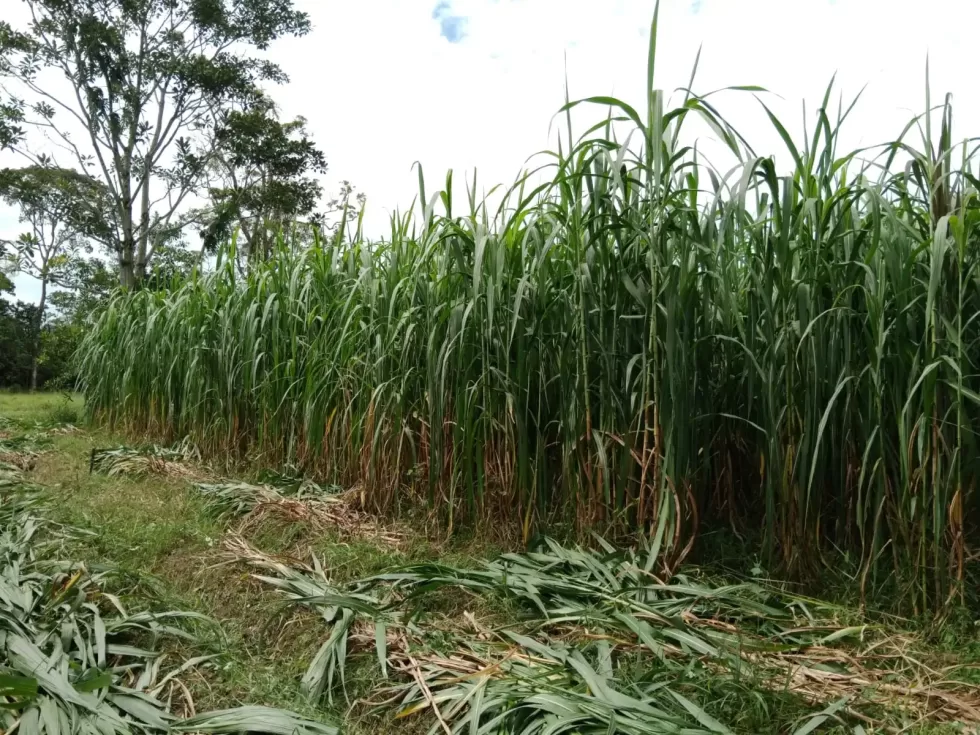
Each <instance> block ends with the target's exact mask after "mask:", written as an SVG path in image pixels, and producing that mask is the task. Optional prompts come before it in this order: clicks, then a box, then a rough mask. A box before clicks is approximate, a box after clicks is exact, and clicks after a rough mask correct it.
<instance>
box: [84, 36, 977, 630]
mask: <svg viewBox="0 0 980 735" xmlns="http://www.w3.org/2000/svg"><path fill="white" fill-rule="evenodd" d="M653 67H654V54H653V53H651V56H650V62H649V76H650V85H649V87H648V88H649V89H650V90H651V92H650V94H649V97H648V100H647V106H646V109H645V110H644V111H643V113H642V114H641V113H640V112H638V111H636V110H634V109H633V108H632V107H630V106H629V105H627V104H625V103H623V102H620V101H618V100H615V99H611V98H595V99H593V100H590V101H591V102H597V103H599V104H601V105H603V106H608V107H609V109H610V110H611V113H610V119H609V120H608V121H606V122H605V123H602V122H600V124H599V125H597V126H595V127H593V128H592V129H591V130H590V131H589V132H588V133H587V134H586V135H585V136H583V137H581V138H579V139H577V140H576V139H574V138H573V136H572V133H571V129H570V128H571V126H570V125H569V131H568V138H567V141H564V142H563V143H562V145H561V146H560V147H559V149H558V150H557V151H556V152H551V153H548V154H546V158H547V160H546V162H545V165H546V166H550V174H549V175H550V177H551V178H550V181H548V182H547V183H546V184H544V185H543V186H541V187H538V188H535V189H533V190H531V186H530V184H528V183H527V181H528V180H522V181H520V182H518V184H517V185H516V186H515V187H513V188H512V189H511V190H510V191H509V192H507V194H506V195H505V196H504V197H503V201H502V203H501V205H500V206H499V208H497V209H495V210H491V208H490V205H489V204H488V203H487V202H481V201H479V200H478V199H477V196H476V183H475V182H474V183H473V185H472V187H468V193H469V207H468V211H467V212H466V213H465V214H462V215H461V214H460V213H459V212H458V211H457V210H458V206H457V205H458V203H457V202H456V201H455V200H454V198H453V194H452V186H451V181H447V185H446V188H445V190H444V191H442V192H439V193H438V194H437V195H436V196H433V197H432V198H431V199H430V198H428V196H427V195H426V191H425V186H424V180H423V179H422V177H421V173H420V177H419V178H420V202H421V203H422V205H423V211H422V214H421V216H419V217H417V218H415V219H413V218H412V217H411V216H396V217H395V218H394V220H393V223H392V231H391V237H390V239H387V240H385V241H382V242H368V241H365V240H364V239H363V238H360V237H359V236H355V237H354V238H353V241H351V242H347V241H344V240H343V239H341V238H340V237H337V238H336V239H331V240H330V241H322V242H318V243H317V244H315V246H313V247H311V248H309V249H307V250H303V251H301V252H297V251H295V250H293V249H290V248H288V247H282V248H281V249H280V251H279V253H278V255H277V257H275V258H273V259H272V260H271V261H270V262H268V263H266V264H261V265H258V266H257V267H255V268H254V269H252V270H250V271H249V272H248V273H247V274H246V275H244V276H242V275H241V274H240V273H238V272H237V271H236V269H235V268H234V267H233V266H232V261H233V260H234V257H233V253H228V254H226V258H225V260H224V262H223V263H220V264H219V266H218V268H217V269H216V271H215V272H213V273H210V274H207V275H205V276H201V277H199V278H196V279H194V280H193V281H191V282H188V283H187V284H186V285H185V286H184V287H183V288H182V289H180V290H177V291H176V292H172V293H166V294H165V293H154V292H150V291H143V292H140V293H136V294H134V295H132V296H125V297H119V298H117V299H116V300H114V301H113V302H112V303H111V304H110V306H109V307H108V308H107V309H106V311H105V312H104V313H103V314H102V316H101V318H100V320H99V322H98V325H97V326H96V328H95V329H93V330H92V331H91V333H90V334H89V335H88V338H87V340H86V341H85V343H84V345H83V348H82V352H83V363H82V376H83V380H84V387H85V391H86V394H87V399H88V401H89V403H88V405H89V406H90V407H91V408H92V409H93V410H94V411H95V412H96V413H98V414H100V415H101V416H103V417H105V418H108V419H114V420H123V421H125V422H127V423H128V424H129V425H130V426H132V427H134V428H138V429H139V430H147V429H149V430H152V431H156V432H159V433H161V434H167V435H171V436H183V435H190V436H191V437H192V438H193V439H194V440H195V441H197V442H199V443H200V444H201V446H202V448H204V449H205V450H207V451H210V452H219V451H221V452H226V451H228V452H232V453H254V454H259V455H261V457H262V459H263V460H264V461H267V462H268V461H280V460H289V461H293V462H297V463H300V464H302V465H305V466H307V467H308V468H309V469H311V470H314V471H316V472H317V473H319V475H320V476H322V477H324V478H326V479H329V480H331V481H334V482H338V483H341V484H345V485H349V484H352V483H354V482H357V481H361V482H363V483H364V492H365V495H366V497H367V498H368V499H369V501H370V502H372V503H374V504H376V505H377V506H378V507H388V506H391V505H392V504H393V503H394V502H397V501H399V500H400V499H402V498H406V499H415V498H418V497H420V496H421V495H427V497H428V501H429V503H430V504H431V505H432V506H433V507H434V508H436V509H437V510H438V511H439V512H440V513H441V514H442V516H443V518H444V519H445V522H446V524H447V526H448V528H449V529H450V530H451V529H452V528H453V527H454V526H455V525H457V520H458V518H459V515H460V513H463V514H465V516H466V518H467V519H468V520H470V521H472V522H476V523H480V522H486V521H488V520H489V519H491V518H492V519H494V521H495V522H499V521H500V520H502V519H504V518H506V519H508V520H511V521H516V522H520V523H522V524H523V526H524V528H525V533H527V534H529V533H530V531H531V529H532V528H534V527H536V526H538V525H539V524H541V523H545V522H550V521H554V520H555V519H559V520H561V519H574V521H575V522H576V524H577V526H578V528H580V529H588V528H602V529H604V528H608V527H613V528H620V529H630V528H647V529H648V530H649V533H650V534H651V536H653V537H654V538H656V539H658V540H659V541H658V548H660V549H661V551H662V553H663V554H664V557H665V559H666V563H667V566H668V567H673V566H674V565H676V564H677V563H678V561H679V560H680V559H682V558H683V557H684V556H685V555H686V554H687V553H688V551H689V550H690V548H691V545H692V544H693V542H694V540H695V538H696V536H697V534H698V531H699V528H701V527H703V526H704V525H705V524H717V525H719V526H729V525H731V526H733V527H735V528H739V529H753V528H754V529H758V528H760V527H761V528H762V529H763V532H762V534H761V540H760V552H762V554H763V555H764V558H765V559H767V560H768V562H769V563H770V564H774V565H775V564H778V565H779V566H780V567H781V568H782V569H784V570H785V571H787V572H788V573H793V574H801V575H806V574H814V573H816V572H817V571H818V570H819V568H820V564H821V562H822V561H830V560H831V559H833V560H837V559H840V558H842V557H841V555H843V554H846V558H849V559H852V560H853V559H857V560H859V561H858V562H857V563H856V564H854V565H853V571H854V574H855V579H856V584H858V585H859V586H860V589H861V592H862V594H864V593H865V592H866V591H871V590H876V589H878V588H879V586H880V585H884V584H892V585H900V586H898V588H897V589H898V591H899V592H900V593H903V595H902V596H903V599H904V600H905V601H906V602H907V603H908V605H909V607H910V608H911V607H914V608H915V609H917V610H920V611H921V610H923V609H925V608H932V607H942V606H944V605H945V604H947V603H948V602H949V601H951V600H953V599H956V597H957V595H958V593H960V592H962V590H963V589H964V587H965V580H966V579H967V576H968V575H969V574H970V571H969V568H970V563H971V552H970V549H969V545H968V540H969V534H970V532H971V531H974V532H975V530H976V529H977V523H978V512H980V508H978V504H977V499H976V498H977V496H976V492H975V484H976V479H977V477H978V471H980V466H978V464H977V458H978V457H980V454H978V452H977V446H976V440H975V432H974V427H975V426H976V425H977V420H978V419H980V415H978V403H980V375H978V370H977V362H978V360H980V343H978V336H980V322H978V320H977V319H975V315H976V314H977V313H978V311H980V271H978V265H980V259H978V256H977V245H978V239H980V233H978V223H980V208H978V198H977V191H976V184H977V181H976V179H975V178H973V176H972V175H971V173H970V162H969V156H970V153H971V149H970V148H969V146H964V147H965V150H964V149H961V148H960V147H954V146H953V145H952V144H951V140H952V138H951V135H952V133H951V122H952V120H951V119H952V112H951V108H950V106H949V105H948V104H946V105H944V106H941V107H940V108H939V109H938V110H937V111H936V113H937V114H936V117H937V118H938V117H939V115H940V114H941V118H942V122H941V124H937V125H935V129H934V123H933V121H932V120H931V115H929V114H926V115H924V116H922V117H920V118H918V119H917V120H916V121H914V122H913V123H911V124H910V126H909V128H908V129H906V131H904V133H903V134H902V136H901V137H900V139H899V140H898V142H895V143H892V144H889V145H884V146H881V147H879V148H876V149H870V150H864V151H859V152H852V153H840V152H838V151H837V139H838V134H839V130H840V126H841V123H842V122H843V121H844V118H846V116H847V113H848V112H849V109H850V108H847V107H844V108H842V109H840V110H839V111H838V112H837V114H836V116H835V115H834V114H833V112H832V110H831V109H830V105H829V101H828V98H829V95H830V90H828V95H827V98H825V100H824V104H823V105H822V106H821V108H820V110H819V111H818V113H817V116H816V121H815V124H814V125H813V126H812V130H811V133H810V134H809V135H808V136H807V139H805V140H803V141H802V144H801V145H797V144H796V143H795V142H794V141H793V140H792V139H791V137H790V135H789V134H788V133H787V132H786V130H785V128H784V126H783V125H782V124H781V123H780V122H779V121H778V120H777V119H776V118H775V117H774V116H770V117H771V119H772V123H773V125H774V126H775V127H776V129H777V130H778V132H779V133H780V135H781V136H782V138H783V140H784V141H785V144H786V146H787V148H788V150H789V153H790V159H791V161H792V166H791V170H789V172H788V175H786V176H783V175H780V172H779V171H778V170H777V167H776V165H775V162H774V159H773V158H771V157H760V156H758V155H757V154H755V153H754V152H753V151H752V149H751V147H750V146H749V144H748V143H747V142H745V141H744V140H743V139H742V138H741V137H740V136H739V134H738V133H737V132H736V131H735V130H733V129H732V128H731V127H730V126H728V125H727V124H726V123H725V121H724V120H723V119H722V118H721V117H720V116H719V114H718V113H717V112H716V110H715V108H714V107H713V105H712V104H711V103H709V101H707V100H705V99H702V98H698V97H695V96H690V97H688V98H686V99H685V100H684V102H683V104H682V105H681V106H679V107H677V108H675V109H671V110H664V106H663V102H664V96H663V94H662V93H661V92H660V91H655V90H654V87H653ZM927 103H928V100H927ZM571 106H573V105H570V107H571ZM927 106H928V104H927ZM767 112H768V110H767ZM691 118H700V119H702V120H707V121H708V122H709V123H710V124H711V125H712V127H713V129H714V130H715V133H716V135H717V136H718V137H719V138H720V139H721V141H722V142H723V143H725V144H726V145H727V146H728V147H729V149H730V150H731V152H732V154H734V155H736V156H737V157H738V158H739V161H740V163H739V165H738V166H737V167H736V168H735V169H733V170H732V171H731V172H729V173H728V174H727V175H726V174H724V173H722V172H719V171H716V170H714V169H712V168H711V167H710V166H708V165H706V164H705V163H704V161H703V160H701V159H700V158H699V157H698V155H697V152H696V151H695V150H694V149H693V148H691V147H688V146H687V145H685V144H684V142H683V141H684V138H682V136H681V130H682V126H683V125H684V124H685V122H686V121H687V120H689V119H691ZM624 126H629V127H631V128H633V129H634V130H633V132H632V135H631V137H630V138H629V143H628V144H625V145H624V144H622V143H620V142H618V140H617V136H616V133H617V131H619V132H620V133H621V132H622V129H623V127H624ZM916 129H918V130H920V131H921V133H922V142H921V145H918V144H914V143H912V142H910V141H909V140H907V139H906V138H911V137H912V136H910V135H908V133H909V131H914V130H916ZM619 139H620V140H622V137H621V135H620V138H619ZM788 160H789V159H788ZM964 161H965V162H964ZM825 554H832V555H833V556H829V557H824V556H822V555H825ZM975 560H976V557H973V561H975ZM893 570H897V571H898V572H899V573H898V574H892V573H891V572H892V571H893ZM893 591H895V587H893Z"/></svg>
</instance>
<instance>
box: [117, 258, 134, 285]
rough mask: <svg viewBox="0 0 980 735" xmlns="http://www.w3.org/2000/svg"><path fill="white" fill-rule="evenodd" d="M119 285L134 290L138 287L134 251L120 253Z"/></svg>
mask: <svg viewBox="0 0 980 735" xmlns="http://www.w3.org/2000/svg"><path fill="white" fill-rule="evenodd" d="M119 285H120V286H123V287H124V288H128V289H129V290H132V289H134V288H135V287H136V270H135V269H134V268H133V253H132V252H128V253H127V252H125V251H124V252H121V253H119Z"/></svg>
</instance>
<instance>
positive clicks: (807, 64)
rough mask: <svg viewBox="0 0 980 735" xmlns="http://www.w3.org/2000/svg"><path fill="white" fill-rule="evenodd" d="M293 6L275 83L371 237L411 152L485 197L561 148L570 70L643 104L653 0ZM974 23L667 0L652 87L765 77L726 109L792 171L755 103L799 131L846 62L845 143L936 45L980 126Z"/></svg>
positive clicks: (961, 122) (938, 60) (839, 82)
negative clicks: (359, 210)
mask: <svg viewBox="0 0 980 735" xmlns="http://www.w3.org/2000/svg"><path fill="white" fill-rule="evenodd" d="M11 1H12V0H0V2H3V3H4V4H5V5H6V4H7V3H9V2H11ZM296 5H297V7H299V8H301V9H303V10H305V11H306V12H308V13H309V14H310V17H311V20H312V21H313V26H314V29H313V31H312V32H311V33H310V34H309V35H308V36H306V37H304V38H300V39H289V40H286V41H282V42H277V43H276V44H274V45H273V46H272V47H271V49H270V50H269V55H270V56H271V58H273V59H274V60H275V61H277V62H278V63H279V64H281V65H282V66H283V68H284V69H285V71H286V72H287V73H288V74H289V76H290V82H289V84H287V85H285V86H282V87H278V88H274V89H272V90H271V92H272V95H273V97H274V98H275V100H276V101H277V102H278V103H279V105H280V107H281V109H282V113H283V116H284V117H293V116H297V115H302V116H303V117H305V118H306V119H307V121H308V128H309V130H310V131H311V134H312V136H313V138H314V139H315V140H316V142H317V143H318V145H319V146H320V147H321V149H322V150H323V151H324V153H325V154H326V157H327V160H328V163H329V166H330V170H329V173H328V175H327V177H326V180H325V182H324V183H325V190H326V192H327V193H330V192H332V191H335V190H336V189H337V188H338V186H339V182H340V181H342V180H349V181H351V183H353V184H354V186H355V187H356V188H357V190H358V191H361V192H364V193H365V194H366V195H367V212H366V223H367V228H368V233H369V234H370V235H374V236H383V235H384V234H385V231H386V228H387V223H388V218H389V216H390V214H391V212H393V211H394V210H395V209H396V208H402V209H404V208H407V207H408V206H410V205H411V203H412V200H413V197H414V196H415V195H416V193H417V191H418V173H417V171H416V170H415V169H414V168H413V165H414V164H415V162H420V163H421V164H422V165H423V170H424V172H425V177H426V189H427V193H428V192H432V191H435V190H436V189H437V188H438V187H439V186H440V185H441V184H442V183H443V182H444V180H445V173H446V171H447V169H450V168H451V169H453V170H454V172H455V177H456V181H457V186H459V185H460V184H459V182H460V181H462V177H463V175H464V174H466V175H467V177H468V178H469V179H470V180H471V179H472V176H473V171H474V170H476V171H478V178H477V181H478V188H479V189H481V190H485V189H489V188H491V187H492V186H493V185H495V184H498V183H505V184H506V183H510V182H512V181H513V180H514V179H515V178H516V176H517V175H518V174H519V173H520V171H521V170H522V168H523V167H524V166H525V165H526V162H527V159H528V157H529V156H530V155H531V154H533V153H535V152H537V151H540V150H543V149H546V148H548V147H549V146H550V144H551V143H552V142H553V141H554V135H555V129H554V128H551V124H552V119H553V116H554V114H555V113H556V112H557V111H558V109H559V108H560V107H561V105H562V103H563V101H564V95H565V86H564V85H565V79H566V74H567V79H568V84H569V91H570V95H571V97H572V98H573V99H575V98H581V97H587V96H594V95H615V96H617V97H621V98H622V99H624V100H625V101H627V102H630V103H631V104H633V105H634V106H638V107H642V106H643V104H644V100H645V90H644V87H645V81H646V59H647V48H648V42H649V31H650V21H651V18H652V16H653V9H654V2H653V0H296ZM5 12H6V8H5ZM978 28H980V3H977V2H976V0H933V1H932V2H930V3H928V4H927V3H925V2H923V1H922V0H662V3H661V12H660V23H659V37H658V44H657V68H656V79H655V86H656V87H657V88H660V89H663V90H664V91H665V92H666V93H667V94H668V97H671V96H672V97H673V98H674V99H679V98H680V97H681V94H682V93H680V92H675V91H674V90H676V89H677V88H678V87H681V86H686V85H687V83H688V80H689V78H690V74H691V68H692V65H693V63H694V60H695V57H696V55H697V53H698V49H699V47H701V49H702V51H701V58H700V64H699V68H698V76H697V78H696V80H695V83H694V88H695V91H697V92H706V91H710V90H713V89H716V88H720V87H725V86H731V85H746V84H752V85H759V86H762V87H765V88H766V89H767V90H768V92H767V93H766V94H760V95H753V94H750V93H746V92H731V93H725V94H722V95H719V96H718V97H717V98H716V104H717V105H718V107H720V109H721V111H722V112H723V114H725V116H726V118H728V119H729V120H730V121H732V122H733V123H734V124H735V125H736V127H737V128H738V129H739V130H740V132H742V133H743V134H744V135H745V136H746V137H747V138H748V139H749V140H750V142H751V143H752V144H753V146H754V147H755V148H756V151H757V152H758V153H760V154H770V153H772V154H775V155H776V160H777V165H778V164H779V162H780V160H783V161H785V160H786V158H787V155H786V153H785V149H784V148H783V147H782V145H781V142H780V140H779V138H778V136H777V135H776V134H775V132H774V131H773V129H772V127H771V126H770V125H769V123H768V122H767V120H766V119H765V116H764V113H763V111H762V108H761V106H760V104H759V101H758V100H757V99H756V96H758V97H760V98H762V99H763V100H765V102H766V104H767V105H769V106H770V107H771V108H772V109H773V111H774V112H776V114H777V115H778V116H779V117H780V118H781V119H782V120H783V121H784V122H785V123H786V125H787V127H789V128H790V130H791V131H801V130H802V121H803V114H802V109H803V103H804V101H805V102H806V105H807V110H808V115H809V116H810V119H811V121H812V119H813V112H814V111H815V110H816V108H817V107H818V105H819V102H820V100H821V99H822V97H823V94H824V90H825V89H826V86H827V84H828V82H829V81H830V80H831V78H832V77H833V75H834V74H835V73H836V75H837V77H836V86H835V89H837V90H839V91H840V92H841V93H842V94H843V95H844V97H845V99H846V100H849V99H850V98H852V97H853V96H854V95H856V94H857V93H858V92H860V91H861V90H862V87H865V89H864V92H863V94H862V97H861V100H860V101H859V102H858V105H857V107H856V108H855V111H854V113H853V114H852V117H851V118H850V119H849V121H848V124H847V127H846V128H845V133H844V136H843V140H842V144H843V145H845V146H847V147H848V148H850V147H858V146H863V145H871V144H874V143H879V142H883V141H886V140H891V139H894V138H895V137H896V136H897V135H898V134H899V133H900V132H901V130H902V128H903V126H904V125H905V123H906V122H907V121H908V120H909V119H910V118H911V116H912V115H913V114H917V113H920V112H922V111H923V110H924V109H925V90H926V83H925V80H926V59H927V55H928V58H929V66H930V70H931V89H932V95H933V103H934V104H935V103H938V102H939V101H941V99H942V95H943V94H945V93H947V92H949V93H952V94H953V104H954V137H956V138H963V137H965V136H968V135H980V90H978V88H977V86H976V72H975V62H974V55H973V53H971V52H972V51H973V49H974V43H975V41H974V38H975V36H976V33H977V29H978ZM834 99H835V107H836V99H837V98H836V95H835V97H834ZM603 114H604V110H602V109H599V108H593V109H592V110H582V112H581V113H579V114H578V115H577V118H576V120H575V124H576V126H577V127H578V129H579V130H584V129H585V128H586V127H587V125H588V123H589V122H593V121H595V120H598V119H600V117H601V116H602V115H603ZM811 127H812V126H811ZM549 133H550V134H549ZM3 165H13V163H12V162H11V161H10V160H9V158H5V159H3ZM461 195H462V191H458V192H457V197H460V196H461ZM17 227H18V225H17V221H16V213H15V212H12V211H11V210H9V209H7V210H3V209H0V237H5V236H6V237H9V236H10V235H11V234H13V233H16V231H17ZM16 284H17V296H18V297H19V298H22V299H33V298H35V297H36V293H37V288H36V285H35V284H33V283H32V282H30V279H27V278H25V277H23V276H19V277H17V279H16Z"/></svg>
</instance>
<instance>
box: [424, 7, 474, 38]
mask: <svg viewBox="0 0 980 735" xmlns="http://www.w3.org/2000/svg"><path fill="white" fill-rule="evenodd" d="M432 17H433V18H434V19H435V20H437V21H439V33H440V34H441V35H442V37H443V38H445V39H446V40H447V41H449V43H459V42H460V41H462V40H463V39H464V38H465V37H466V17H465V16H462V15H456V14H455V13H453V9H452V7H451V6H450V4H449V2H447V0H440V2H439V3H438V4H436V7H435V9H434V10H433V11H432Z"/></svg>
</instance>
